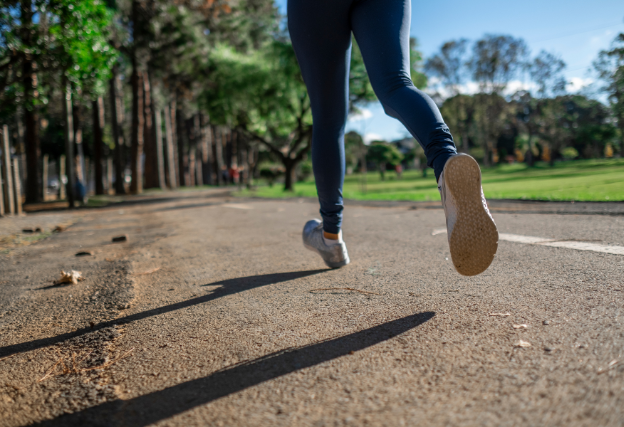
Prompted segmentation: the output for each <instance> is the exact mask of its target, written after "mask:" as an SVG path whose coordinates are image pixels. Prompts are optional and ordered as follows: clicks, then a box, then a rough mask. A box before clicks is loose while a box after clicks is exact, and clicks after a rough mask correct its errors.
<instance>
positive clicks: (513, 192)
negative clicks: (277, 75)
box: [237, 159, 624, 201]
mask: <svg viewBox="0 0 624 427" xmlns="http://www.w3.org/2000/svg"><path fill="white" fill-rule="evenodd" d="M364 183H365V184H364ZM483 191H484V192H485V196H486V197H488V198H492V199H526V200H577V201H623V200H624V159H600V160H575V161H568V162H558V163H556V164H555V166H554V167H549V166H548V165H547V164H545V163H538V164H537V165H536V166H535V167H533V168H529V167H527V166H526V165H525V164H512V165H500V166H496V167H494V168H490V169H483ZM237 195H240V196H259V197H270V198H280V197H316V187H315V185H314V181H313V180H310V181H306V182H298V183H297V184H296V185H295V191H294V192H284V191H283V185H281V184H275V185H274V186H273V187H269V186H268V185H261V186H259V187H258V188H257V189H255V190H253V191H247V190H245V191H242V192H239V193H237ZM343 195H344V197H345V198H346V199H356V200H414V201H422V200H440V195H439V193H438V189H437V185H436V181H435V178H434V175H433V170H431V169H428V176H427V178H423V177H422V174H421V173H420V171H416V170H410V171H405V172H404V173H403V178H402V179H397V178H396V174H395V173H394V172H387V173H386V180H385V181H381V179H380V177H379V173H378V172H369V173H368V174H366V177H364V176H363V175H361V174H353V175H348V176H347V177H346V178H345V185H344V189H343Z"/></svg>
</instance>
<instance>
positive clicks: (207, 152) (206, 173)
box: [199, 113, 214, 185]
mask: <svg viewBox="0 0 624 427" xmlns="http://www.w3.org/2000/svg"><path fill="white" fill-rule="evenodd" d="M206 121H207V120H206V117H205V116H204V115H203V114H201V113H199V122H200V127H201V154H202V156H201V162H202V182H203V183H204V184H208V185H212V183H213V182H214V180H213V179H212V165H211V163H210V159H211V158H212V139H213V138H212V132H211V129H210V125H208V124H207V123H206Z"/></svg>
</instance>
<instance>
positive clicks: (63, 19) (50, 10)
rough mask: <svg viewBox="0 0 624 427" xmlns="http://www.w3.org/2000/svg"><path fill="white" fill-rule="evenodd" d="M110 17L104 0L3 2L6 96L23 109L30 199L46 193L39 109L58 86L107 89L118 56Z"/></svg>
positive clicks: (0, 48) (1, 52)
mask: <svg viewBox="0 0 624 427" xmlns="http://www.w3.org/2000/svg"><path fill="white" fill-rule="evenodd" d="M109 23H110V14H109V13H108V10H107V9H106V7H105V5H104V3H102V2H101V1H98V0H85V1H81V2H75V1H70V0H35V1H33V0H25V1H6V2H3V3H2V6H0V29H1V30H2V31H0V34H1V36H0V37H1V38H0V102H1V103H5V102H9V103H10V104H12V105H13V109H12V111H11V113H12V114H15V111H16V110H17V107H21V108H22V111H23V121H24V128H25V145H26V158H27V160H26V164H27V170H26V175H27V180H26V200H27V201H28V202H36V201H39V200H40V199H41V195H42V194H41V191H40V189H41V188H42V187H41V185H40V184H39V179H40V176H39V169H40V167H39V156H40V145H39V144H40V142H39V135H38V129H39V124H38V122H39V118H38V115H39V111H40V109H41V107H43V106H45V105H46V104H47V101H48V96H49V94H50V92H51V91H52V89H53V88H59V87H60V89H61V91H62V92H63V93H65V92H66V91H67V90H68V88H69V90H70V92H72V91H81V92H82V93H84V94H89V95H90V94H92V93H101V92H102V90H103V80H104V79H105V78H106V76H107V73H108V67H109V64H110V61H111V59H112V58H113V57H114V52H112V51H110V49H109V46H108V44H107V42H106V39H107V35H106V28H107V27H108V25H109ZM41 82H45V84H41ZM68 114H69V112H68ZM65 126H66V127H67V126H68V124H67V123H66V124H65ZM72 144H73V141H72ZM68 162H71V163H73V159H68ZM70 190H72V189H71V188H70Z"/></svg>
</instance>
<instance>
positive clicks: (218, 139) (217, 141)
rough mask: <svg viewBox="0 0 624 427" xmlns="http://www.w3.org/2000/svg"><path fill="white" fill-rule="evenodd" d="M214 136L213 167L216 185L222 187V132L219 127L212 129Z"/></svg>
mask: <svg viewBox="0 0 624 427" xmlns="http://www.w3.org/2000/svg"><path fill="white" fill-rule="evenodd" d="M212 130H213V132H212V133H213V135H214V153H213V154H214V166H215V173H216V176H217V185H218V186H221V185H223V132H222V129H221V128H220V127H214V126H213V127H212Z"/></svg>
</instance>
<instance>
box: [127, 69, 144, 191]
mask: <svg viewBox="0 0 624 427" xmlns="http://www.w3.org/2000/svg"><path fill="white" fill-rule="evenodd" d="M130 79H131V83H132V156H131V159H132V164H131V165H130V167H131V169H132V181H131V183H130V192H131V193H133V194H140V193H141V192H142V191H143V171H142V168H141V160H142V157H143V142H144V140H143V136H144V135H143V131H144V119H145V117H144V114H145V111H144V110H143V73H142V72H141V71H139V70H137V63H136V58H133V64H132V76H131V78H130Z"/></svg>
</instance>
